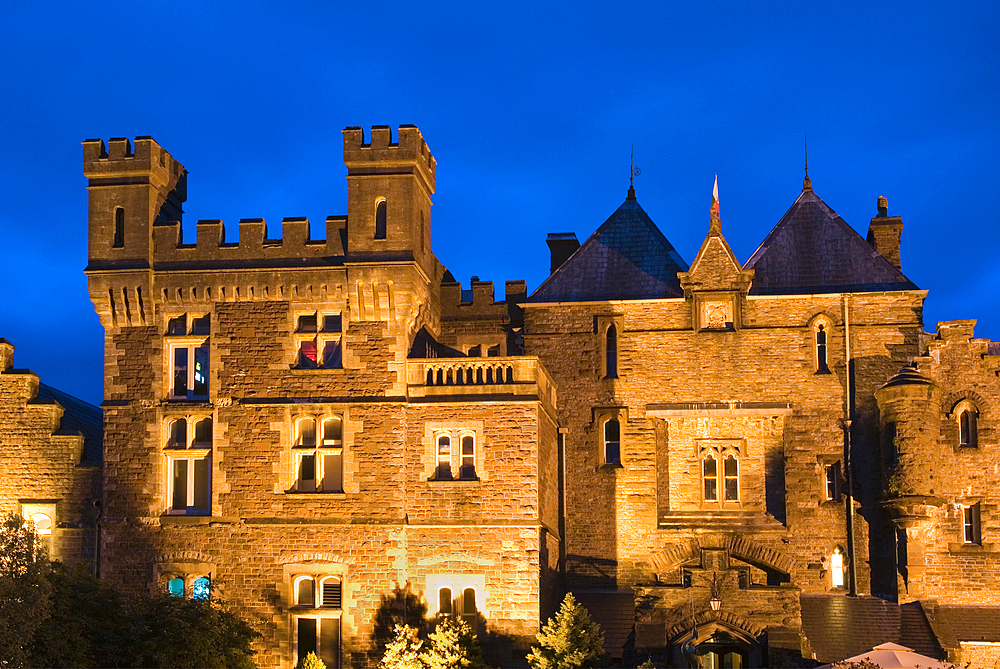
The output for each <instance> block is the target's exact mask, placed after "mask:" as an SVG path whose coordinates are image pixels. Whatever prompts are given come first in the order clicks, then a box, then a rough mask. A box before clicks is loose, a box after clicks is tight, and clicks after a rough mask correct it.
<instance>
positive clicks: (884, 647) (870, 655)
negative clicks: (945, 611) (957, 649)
mask: <svg viewBox="0 0 1000 669" xmlns="http://www.w3.org/2000/svg"><path fill="white" fill-rule="evenodd" d="M851 662H870V663H872V664H877V665H878V666H880V667H882V668H883V669H914V667H920V669H954V667H955V665H953V664H949V663H948V662H941V661H940V660H935V659H934V658H932V657H927V656H926V655H921V654H920V653H914V652H913V649H912V648H907V647H906V646H900V645H899V644H898V643H883V644H879V645H878V646H875V647H874V648H872V649H871V650H870V651H868V652H866V653H861V654H860V655H855V656H854V657H849V658H847V659H846V660H841V661H840V662H834V663H833V664H825V665H823V666H822V667H820V668H819V669H836V668H837V667H841V666H843V665H845V664H849V663H851Z"/></svg>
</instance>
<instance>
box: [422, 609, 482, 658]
mask: <svg viewBox="0 0 1000 669" xmlns="http://www.w3.org/2000/svg"><path fill="white" fill-rule="evenodd" d="M423 661H424V665H425V666H426V667H427V669H462V668H463V667H469V669H484V668H485V667H486V662H485V661H484V660H483V652H482V650H481V649H480V648H479V642H478V641H477V640H476V635H475V634H473V633H472V628H471V627H469V625H468V624H467V623H466V622H465V621H464V620H461V619H455V618H445V619H443V620H442V621H441V622H439V623H438V625H437V627H435V628H434V631H433V632H431V633H430V635H429V636H428V644H427V648H426V650H425V651H424V655H423Z"/></svg>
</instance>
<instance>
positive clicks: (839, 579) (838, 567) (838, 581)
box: [830, 546, 844, 588]
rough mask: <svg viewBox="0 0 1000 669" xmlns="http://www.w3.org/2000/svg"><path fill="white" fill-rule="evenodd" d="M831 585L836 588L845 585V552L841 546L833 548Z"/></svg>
mask: <svg viewBox="0 0 1000 669" xmlns="http://www.w3.org/2000/svg"><path fill="white" fill-rule="evenodd" d="M830 585H832V586H833V587H835V588H842V587H844V553H843V552H842V551H841V550H840V547H839V546H838V547H837V548H834V549H833V555H831V556H830Z"/></svg>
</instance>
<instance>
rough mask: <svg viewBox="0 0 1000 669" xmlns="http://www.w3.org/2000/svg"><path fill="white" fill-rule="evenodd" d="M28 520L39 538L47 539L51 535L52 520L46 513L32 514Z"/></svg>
mask: <svg viewBox="0 0 1000 669" xmlns="http://www.w3.org/2000/svg"><path fill="white" fill-rule="evenodd" d="M28 520H30V521H31V524H32V527H34V528H35V532H37V533H38V535H39V536H42V537H47V536H50V535H51V534H52V518H51V517H50V516H49V515H48V514H47V513H42V512H37V513H33V514H31V516H30V517H29V518H28Z"/></svg>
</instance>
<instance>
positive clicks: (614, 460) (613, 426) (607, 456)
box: [604, 418, 622, 465]
mask: <svg viewBox="0 0 1000 669" xmlns="http://www.w3.org/2000/svg"><path fill="white" fill-rule="evenodd" d="M621 461H622V442H621V423H619V422H618V420H617V419H615V418H609V419H608V420H607V421H605V422H604V464H606V465H618V464H621Z"/></svg>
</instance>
